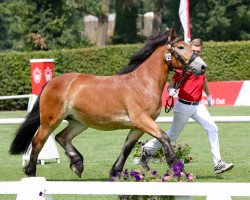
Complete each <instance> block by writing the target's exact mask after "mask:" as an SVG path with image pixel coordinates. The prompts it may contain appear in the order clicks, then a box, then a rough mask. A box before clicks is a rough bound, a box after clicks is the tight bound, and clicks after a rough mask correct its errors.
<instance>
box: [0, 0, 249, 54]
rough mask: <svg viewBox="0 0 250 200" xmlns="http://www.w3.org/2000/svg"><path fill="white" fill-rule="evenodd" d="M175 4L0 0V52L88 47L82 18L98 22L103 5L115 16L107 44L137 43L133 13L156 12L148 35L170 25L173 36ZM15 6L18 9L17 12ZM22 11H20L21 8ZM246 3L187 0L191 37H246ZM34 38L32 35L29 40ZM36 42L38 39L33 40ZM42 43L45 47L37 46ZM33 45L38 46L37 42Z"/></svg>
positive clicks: (115, 0) (119, 0)
mask: <svg viewBox="0 0 250 200" xmlns="http://www.w3.org/2000/svg"><path fill="white" fill-rule="evenodd" d="M179 2H180V1H173V0H95V1H92V0H57V1H54V0H0V10H1V12H0V51H2V50H5V51H6V50H19V51H23V50H26V51H27V50H29V51H30V50H39V49H43V50H48V49H49V50H52V49H58V48H81V47H88V46H91V45H93V44H91V43H90V41H89V40H88V39H87V38H86V37H84V36H83V34H82V32H83V31H84V23H83V18H84V16H86V15H88V14H91V15H95V16H97V17H98V18H99V19H102V18H103V15H104V10H103V5H104V4H107V3H108V5H109V12H110V13H114V12H115V13H116V14H117V15H116V16H117V19H116V21H117V23H116V27H115V35H114V37H113V39H112V40H111V41H110V43H113V44H114V43H115V44H117V43H135V42H138V41H141V39H142V38H141V37H138V35H137V34H136V20H137V17H138V14H144V13H146V12H150V11H153V12H154V13H158V14H159V21H160V22H159V24H158V26H159V27H155V23H154V25H153V28H154V29H157V31H154V30H153V33H159V31H163V30H165V28H166V27H170V28H172V27H174V28H175V29H176V30H177V33H178V34H179V35H183V29H182V26H181V23H180V20H179V16H178V10H179ZM20 8H21V9H20ZM22 8H25V9H22ZM249 8H250V4H249V0H220V1H217V0H190V22H191V35H192V38H196V37H201V38H202V39H203V40H204V41H236V40H249V39H250V26H249V24H250V9H249ZM34 34H37V35H36V37H35V38H34V37H33V36H34ZM37 40H38V41H37ZM40 40H42V41H45V43H46V47H43V46H42V45H41V43H42V42H41V41H40ZM37 42H38V43H37Z"/></svg>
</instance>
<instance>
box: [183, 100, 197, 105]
mask: <svg viewBox="0 0 250 200" xmlns="http://www.w3.org/2000/svg"><path fill="white" fill-rule="evenodd" d="M179 102H181V103H184V104H187V105H193V106H197V105H198V104H199V101H186V100H184V99H179Z"/></svg>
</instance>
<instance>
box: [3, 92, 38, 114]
mask: <svg viewBox="0 0 250 200" xmlns="http://www.w3.org/2000/svg"><path fill="white" fill-rule="evenodd" d="M25 98H28V99H29V102H28V107H27V111H28V112H30V111H31V109H32V107H33V105H34V103H35V101H36V98H37V96H36V95H35V94H23V95H13V96H0V100H8V99H25Z"/></svg>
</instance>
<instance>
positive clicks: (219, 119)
mask: <svg viewBox="0 0 250 200" xmlns="http://www.w3.org/2000/svg"><path fill="white" fill-rule="evenodd" d="M213 119H214V121H215V122H250V116H213ZM24 120H25V118H2V119H0V125H11V124H21V123H23V122H24ZM172 121H173V117H158V118H157V119H156V122H158V123H162V122H167V123H170V122H172ZM63 122H66V121H65V120H63ZM188 122H195V121H194V120H193V119H189V120H188Z"/></svg>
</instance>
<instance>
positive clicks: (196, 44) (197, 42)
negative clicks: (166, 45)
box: [190, 38, 203, 56]
mask: <svg viewBox="0 0 250 200" xmlns="http://www.w3.org/2000/svg"><path fill="white" fill-rule="evenodd" d="M190 47H191V49H192V50H193V52H195V53H196V54H197V55H198V56H202V50H203V42H202V40H201V39H200V38H195V39H193V40H192V41H191V44H190Z"/></svg>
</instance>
